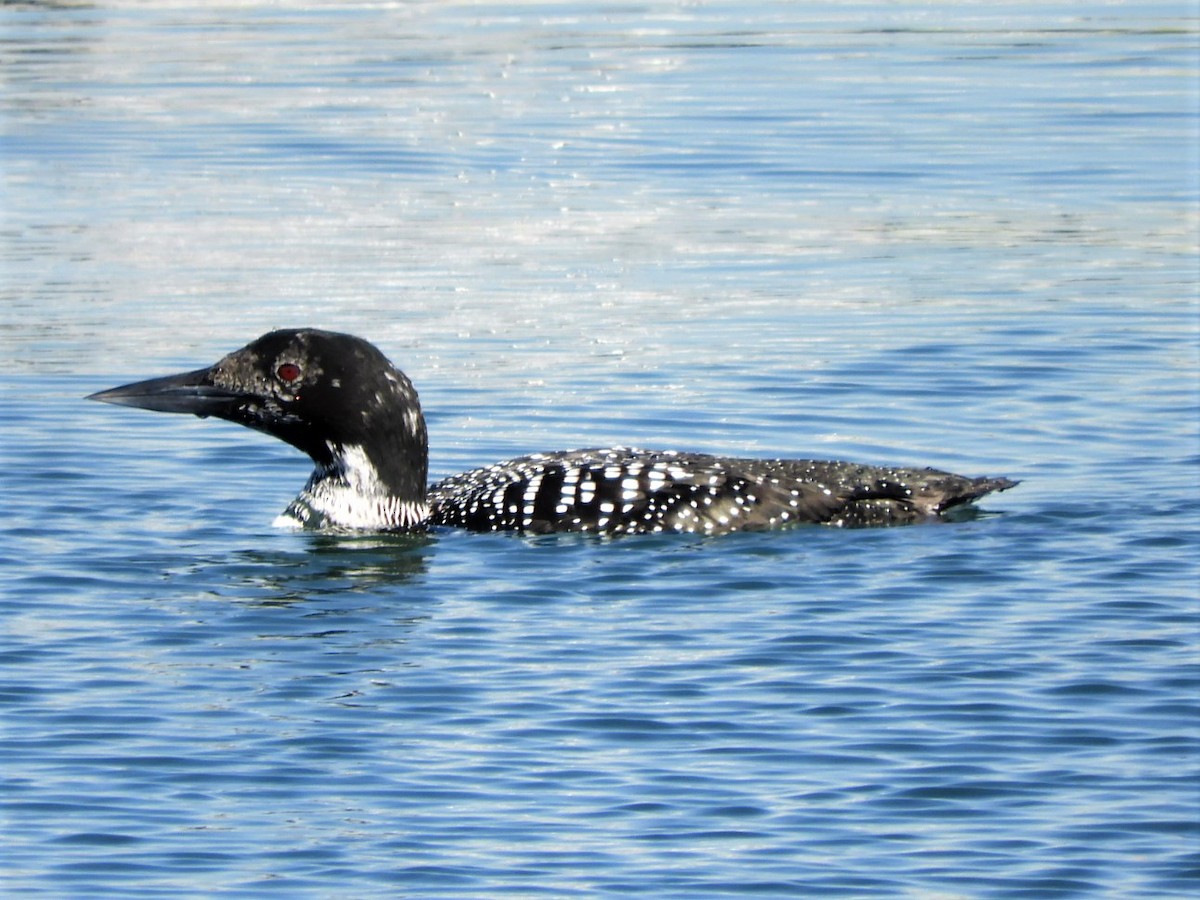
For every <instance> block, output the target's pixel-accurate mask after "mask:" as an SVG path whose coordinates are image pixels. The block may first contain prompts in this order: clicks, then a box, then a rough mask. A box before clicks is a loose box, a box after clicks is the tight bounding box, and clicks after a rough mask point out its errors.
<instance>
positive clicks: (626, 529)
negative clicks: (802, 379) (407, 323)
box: [428, 447, 1016, 534]
mask: <svg viewBox="0 0 1200 900" xmlns="http://www.w3.org/2000/svg"><path fill="white" fill-rule="evenodd" d="M1014 484H1016V482H1014V481H1011V480H1009V479H1006V478H966V477H964V476H961V475H952V474H950V473H948V472H941V471H938V470H936V469H904V468H884V467H877V466H865V465H859V464H856V463H848V462H836V461H829V462H825V461H814V460H790V459H740V458H731V457H723V456H710V455H708V454H703V453H676V452H673V451H647V450H638V449H635V448H630V447H613V448H609V449H603V450H571V451H563V452H558V453H537V454H533V455H531V456H523V457H519V458H517V459H511V460H508V461H506V462H502V463H497V464H496V465H492V466H486V467H484V468H481V469H475V470H473V471H470V472H464V473H463V474H461V475H455V476H452V477H450V478H447V479H445V480H443V481H439V482H438V483H436V484H434V485H433V486H432V487H431V488H430V489H429V496H428V500H429V506H430V518H429V521H430V523H431V524H434V525H446V526H453V527H458V528H468V529H471V530H474V531H525V532H533V533H547V532H561V531H568V532H569V531H596V532H605V533H609V534H635V533H647V532H661V531H682V532H698V533H701V534H722V533H725V532H730V531H745V530H760V529H766V528H778V527H780V526H784V525H789V524H794V523H801V522H812V523H822V524H829V525H841V526H865V525H899V524H905V523H908V522H917V521H921V520H924V519H929V518H933V517H936V516H938V515H940V514H941V513H943V512H944V511H945V510H947V509H950V508H951V507H954V506H958V505H960V504H963V503H969V502H970V501H972V500H974V499H976V498H978V497H981V496H983V495H984V494H987V493H990V492H991V491H1002V490H1005V489H1006V488H1009V487H1012V486H1013V485H1014Z"/></svg>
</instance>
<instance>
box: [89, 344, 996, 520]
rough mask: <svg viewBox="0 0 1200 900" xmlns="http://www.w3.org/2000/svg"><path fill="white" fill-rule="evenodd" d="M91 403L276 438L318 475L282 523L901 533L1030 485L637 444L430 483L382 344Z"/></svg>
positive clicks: (284, 347)
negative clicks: (881, 528) (888, 528)
mask: <svg viewBox="0 0 1200 900" xmlns="http://www.w3.org/2000/svg"><path fill="white" fill-rule="evenodd" d="M91 399H94V400H101V401H104V402H108V403H116V404H120V405H127V406H137V407H141V408H145V409H153V410H159V411H165V412H190V413H194V414H196V415H199V416H209V415H212V416H218V417H220V418H224V419H228V420H230V421H234V422H238V423H239V424H242V425H246V426H247V427H250V428H255V429H257V430H261V431H266V432H268V433H270V434H273V435H275V436H276V437H278V438H280V439H281V440H284V441H287V442H288V443H290V444H293V445H294V446H296V447H298V448H300V449H301V450H303V451H305V452H306V453H308V455H309V456H310V457H312V459H313V461H314V462H315V464H316V469H315V470H314V472H313V475H312V477H311V478H310V479H309V482H308V484H307V485H306V486H305V488H304V490H303V491H301V493H300V495H299V496H297V497H296V499H295V500H293V501H292V503H291V504H290V505H289V506H288V508H287V510H285V512H284V513H283V514H282V515H281V516H280V518H279V519H278V520H277V521H278V522H279V523H280V524H288V525H293V526H298V527H309V528H333V529H346V530H372V531H418V530H423V529H426V528H429V527H439V526H445V527H458V528H467V529H470V530H473V531H518V532H531V533H547V532H596V533H606V534H632V533H647V532H663V531H675V532H695V533H701V534H721V533H725V532H730V531H744V530H761V529H770V528H779V527H784V526H789V525H794V524H798V523H803V522H809V523H820V524H827V525H841V526H867V525H896V524H906V523H911V522H918V521H922V520H925V519H934V518H937V517H938V516H940V515H941V514H942V513H944V512H945V511H946V510H948V509H951V508H953V507H956V506H961V505H962V504H965V503H970V502H972V501H974V500H976V499H978V498H979V497H981V496H983V495H985V494H988V493H990V492H992V491H1002V490H1005V489H1007V488H1009V487H1012V486H1013V485H1014V484H1016V482H1014V481H1011V480H1009V479H1006V478H968V477H964V476H961V475H953V474H951V473H948V472H942V471H938V470H936V469H913V468H892V467H880V466H867V465H860V464H856V463H847V462H836V461H818V460H790V459H774V460H771V459H743V458H733V457H722V456H711V455H707V454H700V453H679V452H674V451H648V450H639V449H634V448H628V447H613V448H607V449H597V450H574V451H560V452H551V453H537V454H533V455H530V456H523V457H519V458H517V459H510V460H507V461H505V462H500V463H496V464H495V465H491V466H486V467H484V468H480V469H475V470H473V471H470V472H465V473H463V474H461V475H455V476H452V477H450V478H447V479H444V480H442V481H439V482H437V483H436V484H433V485H429V486H427V485H426V473H427V470H428V450H427V438H426V430H425V420H424V417H423V416H422V414H421V407H420V403H419V401H418V399H417V393H416V390H415V389H414V388H413V386H412V384H411V382H410V381H409V380H408V378H407V377H406V376H405V375H404V374H403V373H402V372H400V371H399V370H398V369H396V368H395V367H394V366H392V364H391V363H390V362H389V361H388V360H387V358H386V357H384V356H383V354H382V353H380V352H379V351H378V350H377V349H376V348H375V347H374V346H372V345H371V344H369V343H367V342H366V341H364V340H362V339H360V338H356V337H353V336H351V335H344V334H337V333H334V332H326V331H318V330H315V329H301V330H284V331H274V332H271V333H269V334H266V335H263V336H262V337H261V338H259V339H258V340H256V341H254V342H252V343H251V344H249V345H247V346H246V347H244V348H242V349H241V350H238V351H235V352H234V353H231V354H229V355H228V356H226V357H225V358H224V359H222V360H220V361H219V362H218V363H216V364H215V365H214V366H211V367H209V368H207V369H199V370H196V371H195V372H187V373H184V374H182V375H175V376H168V377H166V378H158V379H151V380H149V381H142V382H137V383H134V384H130V385H125V386H123V387H119V388H114V389H112V390H109V391H102V392H100V393H98V394H93V395H92V397H91Z"/></svg>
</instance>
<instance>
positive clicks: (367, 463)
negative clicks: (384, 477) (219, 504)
mask: <svg viewBox="0 0 1200 900" xmlns="http://www.w3.org/2000/svg"><path fill="white" fill-rule="evenodd" d="M330 449H331V450H333V451H334V453H335V456H334V462H333V464H332V465H329V466H323V467H321V468H318V469H317V470H316V471H315V472H313V474H312V477H311V478H309V480H308V484H306V485H305V486H304V490H302V491H301V492H300V494H299V496H297V497H296V499H295V500H293V501H292V502H291V503H290V504H288V508H287V509H285V510H284V511H283V513H282V514H281V515H280V516H279V517H278V518H276V519H275V522H274V524H275V526H276V527H282V528H331V529H346V530H349V531H398V530H399V531H404V530H409V529H413V528H417V527H419V526H421V525H422V524H424V523H425V521H426V520H427V519H428V518H429V506H428V505H427V504H425V503H423V502H421V501H415V500H400V499H398V498H396V497H393V496H392V495H391V494H389V493H388V491H387V488H386V487H385V486H384V484H383V482H382V481H381V480H380V479H379V473H378V472H377V471H376V470H375V467H374V466H373V465H372V464H371V460H370V459H369V458H368V457H367V454H366V452H365V451H364V450H363V448H362V447H359V446H356V445H351V446H347V447H342V448H340V452H338V451H337V450H335V449H334V448H333V447H330Z"/></svg>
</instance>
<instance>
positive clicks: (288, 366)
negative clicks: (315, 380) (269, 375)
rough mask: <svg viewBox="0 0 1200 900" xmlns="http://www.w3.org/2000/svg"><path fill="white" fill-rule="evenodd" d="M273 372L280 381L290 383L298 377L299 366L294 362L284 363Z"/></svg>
mask: <svg viewBox="0 0 1200 900" xmlns="http://www.w3.org/2000/svg"><path fill="white" fill-rule="evenodd" d="M275 374H276V375H278V376H279V379H280V380H281V381H286V382H287V383H288V384H291V383H292V382H293V381H295V380H296V379H298V378H299V377H300V367H299V366H298V365H296V364H295V363H284V364H283V365H282V366H280V367H279V368H278V369H276V370H275Z"/></svg>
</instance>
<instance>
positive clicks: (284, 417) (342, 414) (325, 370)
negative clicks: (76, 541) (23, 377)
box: [88, 328, 428, 524]
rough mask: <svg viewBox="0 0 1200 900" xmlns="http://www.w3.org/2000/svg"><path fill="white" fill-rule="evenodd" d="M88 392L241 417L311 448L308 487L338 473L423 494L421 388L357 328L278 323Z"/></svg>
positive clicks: (381, 489) (399, 497)
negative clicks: (237, 342)
mask: <svg viewBox="0 0 1200 900" xmlns="http://www.w3.org/2000/svg"><path fill="white" fill-rule="evenodd" d="M88 399H90V400H99V401H101V402H104V403H115V404H118V405H121V406H135V407H139V408H141V409H150V410H156V411H159V412H176V413H193V414H195V415H197V416H201V417H205V416H216V417H218V418H221V419H227V420H229V421H230V422H237V423H238V424H239V425H245V426H247V427H249V428H254V429H256V430H258V431H265V432H267V433H268V434H272V435H274V436H275V437H277V438H279V439H280V440H283V441H287V443H289V444H291V445H292V446H294V447H298V448H299V449H301V450H303V451H304V452H305V453H307V454H308V455H309V456H310V457H312V459H313V461H314V462H315V463H316V464H317V472H316V473H315V474H314V481H313V482H310V485H309V489H310V490H311V489H312V487H313V485H314V484H315V483H316V482H317V481H318V480H320V479H321V478H331V477H332V478H337V479H340V480H341V481H342V482H343V483H345V484H346V485H347V486H348V487H350V488H353V489H354V490H358V491H359V492H360V493H363V494H377V495H379V496H381V497H387V498H391V499H392V500H393V501H396V502H399V503H405V504H423V503H424V499H425V479H426V474H427V469H428V445H427V438H426V432H425V419H424V417H423V416H422V415H421V405H420V402H419V401H418V399H417V392H416V390H415V389H414V388H413V386H412V382H410V381H409V380H408V378H407V377H406V376H405V375H404V373H403V372H401V371H400V370H399V369H397V368H395V367H394V366H393V365H392V364H391V363H390V362H389V361H388V359H387V357H385V356H384V355H383V354H382V353H380V352H379V350H378V349H376V348H375V347H374V346H373V345H371V344H369V343H367V342H366V341H364V340H362V339H361V338H357V337H354V336H353V335H348V334H338V333H336V332H330V331H319V330H316V329H310V328H305V329H284V330H280V331H272V332H270V333H269V334H264V335H263V336H262V337H260V338H259V339H258V340H256V341H253V342H252V343H250V344H247V345H246V346H245V347H243V348H242V349H240V350H235V351H234V352H233V353H230V354H229V355H228V356H226V357H224V358H223V359H221V360H220V361H218V362H217V363H215V364H214V365H212V366H209V367H207V368H204V369H197V370H195V371H193V372H184V373H181V374H179V375H168V376H166V377H164V378H152V379H150V380H148V381H139V382H135V383H133V384H127V385H123V386H121V387H117V388H112V389H111V390H107V391H100V392H99V393H96V394H92V395H91V396H90V397H89V398H88ZM335 524H336V523H335Z"/></svg>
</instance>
